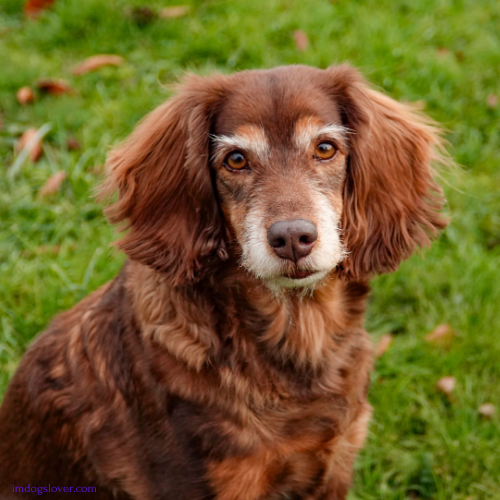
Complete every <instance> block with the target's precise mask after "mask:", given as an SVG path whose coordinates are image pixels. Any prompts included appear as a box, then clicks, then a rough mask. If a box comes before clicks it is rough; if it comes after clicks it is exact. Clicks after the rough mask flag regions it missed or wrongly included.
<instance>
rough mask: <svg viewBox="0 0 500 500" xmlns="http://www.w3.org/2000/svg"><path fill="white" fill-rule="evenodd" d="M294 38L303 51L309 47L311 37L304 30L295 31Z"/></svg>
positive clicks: (296, 44) (298, 47)
mask: <svg viewBox="0 0 500 500" xmlns="http://www.w3.org/2000/svg"><path fill="white" fill-rule="evenodd" d="M293 39H294V40H295V46H296V47H297V49H299V50H300V51H301V52H304V51H305V50H307V48H308V47H309V38H308V37H307V35H306V34H305V33H304V32H303V31H302V30H297V31H294V32H293Z"/></svg>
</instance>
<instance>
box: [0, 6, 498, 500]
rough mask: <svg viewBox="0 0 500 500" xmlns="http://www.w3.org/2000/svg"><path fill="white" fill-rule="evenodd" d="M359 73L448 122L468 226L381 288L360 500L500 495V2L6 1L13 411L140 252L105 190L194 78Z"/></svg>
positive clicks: (3, 352)
mask: <svg viewBox="0 0 500 500" xmlns="http://www.w3.org/2000/svg"><path fill="white" fill-rule="evenodd" d="M340 62H349V63H351V64H352V65H354V66H356V67H358V68H360V69H361V71H362V72H363V73H364V74H365V76H366V77H367V78H368V79H369V80H371V81H372V82H373V83H374V84H375V85H377V86H378V87H379V88H380V89H382V90H383V91H385V92H387V93H388V94H389V95H391V96H392V97H394V98H396V99H399V100H403V101H418V102H419V103H420V105H421V106H422V107H423V108H424V109H425V112H426V113H428V114H429V115H430V116H431V117H433V118H434V119H435V120H437V121H438V122H440V123H441V124H443V126H444V128H445V129H446V138H447V140H448V141H449V143H450V152H451V154H452V156H453V157H454V158H455V159H456V161H457V163H458V164H459V165H460V166H461V167H460V169H459V170H457V171H456V172H443V173H442V179H441V182H442V184H443V186H444V187H445V191H446V194H447V197H448V206H447V211H448V212H449V213H450V215H451V218H452V222H451V225H450V226H449V227H448V228H447V229H446V231H444V233H443V235H442V236H441V237H440V239H439V240H438V241H436V242H435V243H434V245H433V247H432V249H430V250H427V251H425V252H423V257H424V258H423V259H422V258H421V256H418V255H417V256H414V257H412V258H411V259H409V260H408V261H406V262H405V263H404V264H403V265H402V266H401V268H400V269H399V271H398V272H396V273H394V274H391V275H386V276H381V277H378V278H377V279H376V280H375V281H374V283H373V293H372V297H371V304H370V311H369V315H368V321H367V328H368V330H369V331H370V333H371V334H372V337H373V340H374V342H375V344H376V345H377V347H376V350H377V356H378V359H377V363H376V370H375V372H374V374H373V382H372V389H371V393H370V400H371V402H372V404H373V405H374V407H375V414H374V419H373V422H372V425H371V431H370V435H369V439H368V443H367V446H366V448H365V449H364V451H363V452H362V453H361V456H360V458H359V460H358V462H357V467H356V468H357V474H356V479H355V488H354V490H353V492H352V494H351V496H350V498H351V499H352V500H354V499H373V500H379V499H388V500H396V499H434V500H438V499H439V500H445V499H446V500H459V499H460V500H478V499H500V454H499V452H498V450H499V449H500V419H499V416H498V411H497V406H499V405H500V317H499V310H500V210H499V209H500V191H499V188H500V169H499V167H498V165H499V160H500V141H499V139H500V126H499V125H500V122H499V118H500V103H499V100H500V2H498V1H497V0H481V1H480V2H478V1H472V0H468V1H466V0H463V1H462V0H432V1H431V0H404V1H403V0H393V1H389V0H358V1H354V0H350V1H348V0H332V1H327V0H308V1H307V2H305V1H294V0H268V1H264V0H239V1H228V0H226V1H223V0H212V1H210V0H206V1H202V0H198V1H194V0H193V1H188V0H186V1H185V2H184V0H179V1H178V2H177V3H175V2H169V1H160V0H144V1H142V0H128V1H126V0H85V1H81V0H55V1H50V0H31V1H29V2H25V3H23V2H21V1H20V0H0V397H1V394H3V392H4V390H5V387H6V385H7V382H8V380H9V378H10V377H11V376H12V374H13V371H14V370H15V368H16V366H17V363H18V361H19V359H20V356H21V355H22V353H23V352H24V350H25V349H26V347H27V345H28V344H29V343H30V341H31V340H32V338H33V337H34V336H35V335H36V334H37V333H38V332H39V331H41V330H43V329H44V327H45V326H46V325H47V323H48V321H49V320H50V319H51V318H52V317H53V316H54V315H55V314H56V313H58V312H59V311H62V310H64V309H67V308H69V307H71V306H72V305H73V304H74V303H76V302H77V301H78V300H80V299H81V298H82V297H83V296H85V295H86V294H87V293H89V292H90V291H91V290H93V289H95V288H96V287H98V286H99V285H100V284H102V283H103V282H105V281H107V280H109V279H111V278H112V277H113V276H114V275H115V274H116V273H117V272H118V271H119V269H120V267H121V264H122V263H123V260H124V259H123V256H121V255H120V254H118V253H117V252H116V251H114V250H112V249H110V243H111V242H112V241H113V240H114V239H116V234H114V232H113V230H112V229H111V228H110V227H109V225H108V224H107V222H106V221H105V219H104V217H103V215H102V207H101V206H100V205H99V204H98V203H97V202H96V201H95V200H94V198H93V193H94V190H95V188H96V186H97V185H98V184H99V182H100V181H101V180H102V169H103V164H104V162H105V156H106V153H107V151H108V150H109V148H110V146H112V145H113V144H116V143H117V142H119V141H121V140H123V139H124V138H125V137H126V135H127V134H128V133H129V132H130V131H131V130H132V128H133V126H134V124H135V123H136V122H137V121H138V120H139V119H140V118H141V117H143V116H144V115H145V114H146V113H147V112H148V111H150V110H152V109H153V108H154V107H155V106H157V105H158V104H159V103H161V102H162V101H163V100H165V99H166V98H168V96H169V95H170V94H169V90H168V88H167V86H166V85H168V84H170V83H173V82H175V81H176V80H177V79H178V78H179V77H180V76H181V75H182V74H183V73H184V72H186V71H192V72H195V73H199V74H208V73H211V72H213V71H221V72H224V73H229V72H233V71H238V70H242V69H247V68H268V67H272V66H276V65H281V64H295V63H300V64H309V65H314V66H319V67H322V68H324V67H326V66H328V65H330V64H334V63H340Z"/></svg>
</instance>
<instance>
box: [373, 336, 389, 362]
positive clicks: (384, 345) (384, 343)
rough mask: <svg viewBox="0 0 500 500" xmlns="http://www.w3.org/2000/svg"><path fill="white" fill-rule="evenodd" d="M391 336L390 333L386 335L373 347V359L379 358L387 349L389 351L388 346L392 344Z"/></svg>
mask: <svg viewBox="0 0 500 500" xmlns="http://www.w3.org/2000/svg"><path fill="white" fill-rule="evenodd" d="M392 339H393V337H392V335H391V334H390V333H386V334H384V335H382V337H380V340H379V341H378V344H377V345H376V346H375V357H376V358H380V356H382V355H383V354H384V353H385V352H386V351H387V349H389V346H390V345H391V344H392Z"/></svg>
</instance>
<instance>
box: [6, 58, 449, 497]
mask: <svg viewBox="0 0 500 500" xmlns="http://www.w3.org/2000/svg"><path fill="white" fill-rule="evenodd" d="M325 123H326V124H328V123H341V124H342V125H343V126H344V127H347V128H348V129H349V132H350V133H349V134H347V135H346V137H345V138H343V139H339V141H338V144H337V148H338V154H337V156H336V157H335V158H334V159H333V160H332V161H331V162H330V163H329V164H325V163H318V162H314V161H312V160H309V159H308V158H309V156H308V155H310V152H309V151H305V152H300V151H297V150H294V146H293V137H295V136H294V134H297V133H306V132H307V130H308V127H309V126H315V125H316V124H320V125H321V124H325ZM256 127H263V130H264V129H265V131H264V132H265V136H266V137H268V138H269V144H270V147H269V149H270V150H269V154H268V156H266V157H265V158H259V157H255V158H254V157H252V156H251V155H252V154H254V155H257V156H258V154H259V153H258V151H257V152H254V153H251V152H249V153H248V154H249V155H250V161H251V162H252V165H253V166H254V171H253V173H252V175H247V174H241V173H230V172H228V171H227V170H226V169H224V168H223V167H221V165H220V163H219V162H218V160H217V159H216V157H215V156H213V153H214V151H213V144H212V143H211V142H210V137H213V136H214V135H216V136H218V137H221V136H224V137H230V136H231V134H235V133H236V132H238V131H239V132H238V133H240V134H243V135H245V134H246V135H247V136H248V137H250V139H251V140H256V141H257V140H260V139H261V135H262V134H264V132H262V131H261V130H260V129H256ZM304 131H306V132H304ZM252 138H253V139H252ZM261 149H262V148H261ZM439 151H440V142H439V138H438V135H437V130H436V128H435V127H434V126H433V125H432V124H429V123H427V121H426V120H424V119H423V118H422V117H421V116H420V115H418V114H416V113H415V112H414V111H412V110H411V109H410V108H409V107H408V106H404V105H402V104H398V103H396V102H395V101H393V100H391V99H389V98H388V97H385V96H383V95H382V94H380V93H378V92H375V91H373V90H371V89H370V88H369V87H368V86H367V84H366V83H365V82H364V81H363V80H362V78H361V77H360V76H359V74H358V73H357V72H356V71H355V70H353V69H351V68H349V67H347V66H341V67H337V68H330V69H328V70H325V71H321V70H316V69H313V68H306V67H286V68H276V69H274V70H269V71H251V72H243V73H238V74H235V75H231V76H220V75H219V76H214V77H211V78H199V77H190V78H189V79H188V80H187V81H186V82H185V83H184V84H183V85H182V86H181V88H180V90H179V93H178V94H177V95H176V96H175V97H173V98H172V99H171V100H169V101H168V102H167V103H165V104H164V105H163V106H161V107H159V108H158V109H157V110H155V111H154V112H153V113H151V114H150V115H149V116H148V117H147V118H146V119H145V120H144V121H143V122H142V124H141V125H139V127H138V128H137V129H136V130H135V131H134V132H133V134H132V135H131V136H130V138H129V139H128V140H127V141H126V142H125V143H124V144H123V145H122V146H120V147H118V148H117V149H115V150H114V151H113V152H112V153H111V155H110V157H109V161H108V174H109V177H108V181H107V185H106V187H105V191H106V192H108V193H112V192H114V190H117V191H118V200H117V201H116V203H115V204H114V205H113V206H112V207H111V208H110V209H109V210H108V214H109V216H110V219H111V220H112V221H113V222H122V221H127V222H126V224H127V226H126V227H127V228H128V232H127V234H126V236H125V237H124V238H123V239H122V241H121V242H120V243H119V245H120V247H121V248H122V249H123V250H124V251H125V252H126V253H127V254H128V256H129V261H128V262H127V264H126V265H125V267H124V268H123V270H122V272H121V273H120V275H119V276H118V277H117V278H116V279H115V280H114V281H113V282H112V283H110V284H108V285H105V286H104V287H102V288H101V289H99V290H98V291H96V292H94V293H93V294H91V295H90V296H89V297H87V298H86V299H85V300H83V301H82V302H80V303H79V304H77V305H76V306H75V307H74V308H73V309H72V310H70V311H68V312H66V313H64V314H62V315H61V316H59V317H58V318H57V319H56V320H55V321H54V322H53V323H52V325H51V326H50V327H49V329H48V330H47V331H46V332H45V333H44V334H43V335H41V336H40V337H39V338H38V339H37V340H36V341H35V342H34V343H33V345H32V346H31V347H30V349H29V350H28V352H27V353H26V355H25V356H24V358H23V360H22V362H21V365H20V367H19V369H18V371H17V373H16V375H15V376H14V378H13V380H12V381H11V383H10V386H9V388H8V391H7V393H6V396H5V399H4V402H3V405H2V407H1V409H0V496H1V498H2V499H3V498H6V499H9V498H12V499H13V498H23V495H22V494H20V493H12V485H17V486H22V485H25V484H27V483H30V484H31V485H35V486H44V485H46V484H49V483H51V484H53V485H60V486H78V485H95V486H96V487H97V493H95V494H93V498H101V499H112V498H117V499H131V498H133V499H140V500H153V499H164V500H166V499H169V500H180V499H186V500H188V499H189V500H196V499H199V500H202V499H210V498H212V499H217V500H284V499H295V500H300V499H303V500H305V499H308V500H313V499H315V500H343V499H345V498H346V494H347V490H348V488H349V484H350V482H351V476H352V464H353V461H354V458H355V455H356V452H357V450H358V449H359V448H360V447H361V446H362V444H363V441H364V439H365V435H366V429H367V424H368V420H369V417H370V413H371V408H370V405H369V404H368V402H367V399H366V394H367V390H368V384H369V370H370V368H371V362H372V354H371V346H370V342H369V340H368V337H367V334H366V332H365V331H364V329H363V315H364V310H365V302H366V295H367V293H368V286H367V279H368V278H369V277H370V276H371V275H372V274H374V273H376V272H387V271H392V270H394V269H395V268H396V267H397V264H398V263H399V262H400V261H401V260H402V259H403V258H405V257H407V256H408V255H409V254H410V253H411V252H412V251H413V250H414V249H415V248H416V247H417V246H422V245H425V244H427V243H428V241H429V238H430V237H432V236H433V235H434V234H435V233H436V231H437V230H438V229H440V228H442V227H443V226H444V221H443V219H441V218H440V216H439V214H438V210H439V208H440V207H441V203H442V201H441V199H440V198H439V193H440V191H439V189H438V187H437V186H436V184H435V183H434V181H433V179H432V169H431V163H432V162H433V161H434V160H439ZM266 154H267V153H266ZM301 155H302V156H301ZM304 155H305V156H304ZM211 158H212V160H211ZM213 158H215V159H213ZM311 186H313V187H314V189H317V190H319V191H317V192H320V193H324V195H325V196H326V197H327V199H328V201H329V203H330V205H331V206H332V207H333V211H334V213H338V214H339V217H340V220H341V224H342V232H343V240H344V246H345V247H346V249H347V251H348V252H349V253H348V255H347V257H346V258H345V260H344V261H343V262H342V264H341V265H339V266H336V268H335V269H332V271H331V272H330V273H329V275H328V276H327V277H326V278H324V279H323V281H322V282H321V283H320V284H319V285H318V286H316V287H314V288H311V289H310V290H309V291H308V293H307V294H304V293H301V291H300V290H298V289H287V290H284V291H283V292H282V293H281V294H279V295H277V294H276V292H275V291H273V290H272V289H270V288H269V287H268V286H266V284H265V283H264V282H263V280H262V279H260V278H259V277H256V276H254V275H253V274H252V273H250V272H248V271H247V270H246V269H245V268H242V267H240V266H239V263H240V257H241V255H242V245H243V243H242V242H243V240H244V238H245V227H246V226H245V224H247V219H248V214H249V213H251V211H252V210H255V208H256V207H257V208H258V209H259V210H261V212H262V213H264V219H263V220H264V221H265V222H264V223H265V225H266V227H269V225H270V224H272V223H273V222H274V221H276V220H280V219H283V218H291V217H302V216H303V215H304V214H305V215H307V216H308V217H309V218H310V219H311V220H314V217H316V216H317V214H316V215H315V212H314V210H313V208H314V206H315V205H314V203H315V201H314V200H315V196H316V197H317V196H318V195H316V194H314V193H315V191H314V189H313V187H311ZM320 238H321V235H320ZM283 266H284V269H285V271H286V270H287V269H288V268H290V266H291V264H290V263H286V264H283ZM287 266H288V267H287ZM82 495H83V494H82ZM25 496H28V495H27V494H26V495H25ZM60 496H61V498H63V497H64V495H63V494H61V495H60ZM77 496H78V495H77ZM52 498H59V497H58V495H57V494H53V496H52Z"/></svg>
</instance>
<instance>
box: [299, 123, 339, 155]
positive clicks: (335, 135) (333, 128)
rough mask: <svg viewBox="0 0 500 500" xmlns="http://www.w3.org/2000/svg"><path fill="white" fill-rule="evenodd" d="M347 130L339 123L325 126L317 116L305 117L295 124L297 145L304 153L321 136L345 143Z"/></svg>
mask: <svg viewBox="0 0 500 500" xmlns="http://www.w3.org/2000/svg"><path fill="white" fill-rule="evenodd" d="M346 133H347V129H346V128H345V127H344V126H343V125H339V124H337V123H329V124H325V123H324V121H323V120H321V119H320V118H318V117H317V116H304V117H302V118H300V119H299V120H297V122H296V123H295V143H296V145H297V147H298V148H299V149H302V150H303V151H305V150H307V149H309V147H310V145H311V142H313V141H314V140H315V139H316V138H317V137H319V136H321V135H326V136H329V137H331V138H332V139H337V140H340V141H343V140H344V138H345V134H346Z"/></svg>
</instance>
